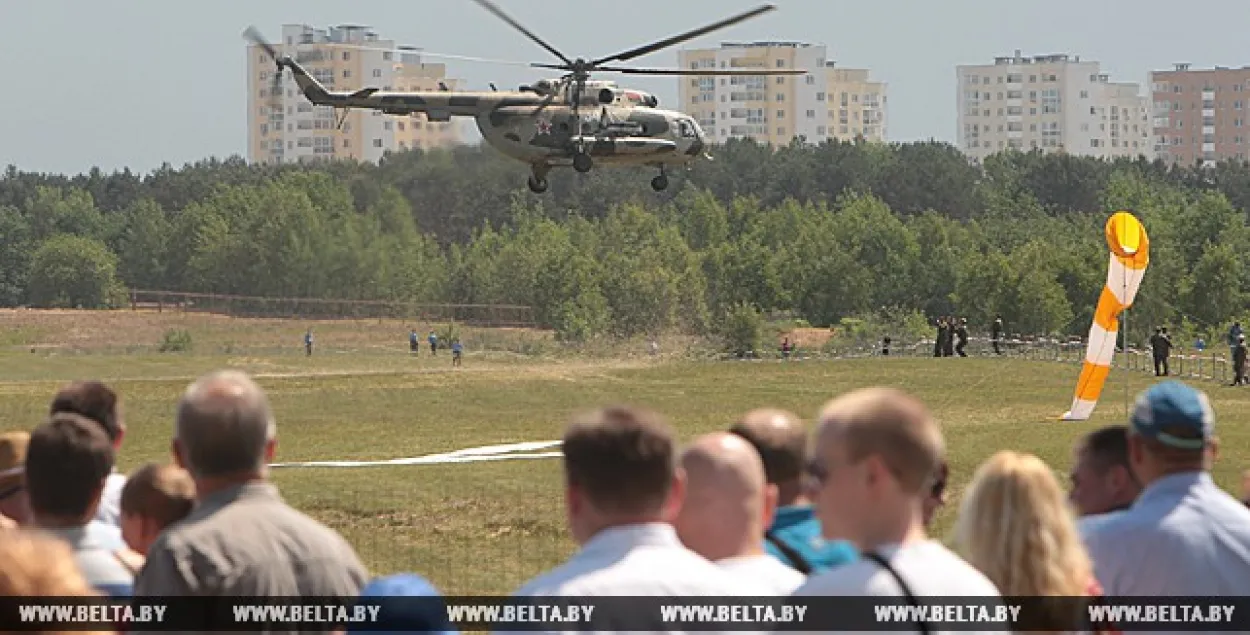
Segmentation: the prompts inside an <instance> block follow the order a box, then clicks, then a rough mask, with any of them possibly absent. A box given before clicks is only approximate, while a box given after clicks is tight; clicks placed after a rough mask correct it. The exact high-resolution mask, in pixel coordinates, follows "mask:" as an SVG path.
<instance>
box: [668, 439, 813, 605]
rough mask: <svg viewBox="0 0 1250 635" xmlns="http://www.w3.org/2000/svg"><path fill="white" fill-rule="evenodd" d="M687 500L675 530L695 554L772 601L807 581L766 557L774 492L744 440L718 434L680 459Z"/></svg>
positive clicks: (696, 444) (698, 442)
mask: <svg viewBox="0 0 1250 635" xmlns="http://www.w3.org/2000/svg"><path fill="white" fill-rule="evenodd" d="M681 467H682V469H683V470H685V472H686V499H685V501H684V502H683V503H682V507H681V513H679V514H678V515H677V521H676V522H675V523H674V526H675V527H676V528H677V536H678V537H679V538H681V541H682V542H683V543H684V544H685V545H686V546H687V547H689V548H690V549H691V550H693V551H694V552H695V553H698V554H699V555H701V556H703V557H704V558H707V559H708V560H711V561H713V562H715V563H716V564H717V566H719V567H721V568H722V569H726V570H728V571H730V572H732V573H733V574H735V575H738V576H740V577H741V578H742V580H743V581H744V582H747V583H750V584H758V585H762V586H764V587H765V590H766V591H768V592H769V593H770V594H772V595H789V594H791V593H793V592H794V590H795V589H797V588H798V587H799V585H801V584H803V582H804V581H805V580H806V579H807V577H806V576H804V575H803V574H802V573H799V572H798V571H796V570H795V569H793V568H791V567H788V566H786V565H784V564H782V563H781V562H780V561H779V560H777V559H776V558H774V557H772V556H771V555H769V554H768V553H767V552H766V551H764V532H765V530H766V529H767V528H768V526H769V524H770V523H772V519H773V514H775V513H776V511H777V486H776V485H770V484H769V483H768V479H767V477H765V475H764V462H763V460H761V459H760V455H759V453H758V452H756V451H755V448H754V447H753V446H752V445H751V444H750V443H747V442H746V440H744V439H743V438H742V437H740V436H738V435H736V434H731V433H728V432H717V433H713V434H709V435H706V436H703V437H699V438H698V439H696V440H695V441H694V442H693V443H692V444H691V445H690V447H689V448H687V449H686V451H685V452H684V453H683V454H682V457H681Z"/></svg>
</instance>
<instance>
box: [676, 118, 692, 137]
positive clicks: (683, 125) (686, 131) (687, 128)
mask: <svg viewBox="0 0 1250 635" xmlns="http://www.w3.org/2000/svg"><path fill="white" fill-rule="evenodd" d="M677 129H678V130H679V131H681V136H683V137H685V138H687V139H693V138H694V136H695V134H694V126H693V125H691V123H690V120H689V119H682V120H681V121H679V122H677Z"/></svg>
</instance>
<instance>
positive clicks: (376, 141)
mask: <svg viewBox="0 0 1250 635" xmlns="http://www.w3.org/2000/svg"><path fill="white" fill-rule="evenodd" d="M373 147H375V148H381V147H382V140H381V139H374V140H373Z"/></svg>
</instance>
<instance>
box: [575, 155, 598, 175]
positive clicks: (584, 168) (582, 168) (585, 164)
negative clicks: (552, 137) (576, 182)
mask: <svg viewBox="0 0 1250 635" xmlns="http://www.w3.org/2000/svg"><path fill="white" fill-rule="evenodd" d="M593 167H595V162H594V161H593V160H591V158H590V155H589V154H586V153H585V152H578V153H577V154H575V155H573V169H574V170H577V171H578V172H581V173H582V174H585V173H587V172H589V171H590V169H591V168H593Z"/></svg>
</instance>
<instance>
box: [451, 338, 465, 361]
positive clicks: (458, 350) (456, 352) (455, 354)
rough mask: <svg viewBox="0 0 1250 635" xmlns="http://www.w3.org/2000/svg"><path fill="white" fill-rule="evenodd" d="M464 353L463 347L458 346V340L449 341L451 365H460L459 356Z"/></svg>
mask: <svg viewBox="0 0 1250 635" xmlns="http://www.w3.org/2000/svg"><path fill="white" fill-rule="evenodd" d="M462 353H464V346H462V345H461V344H460V338H456V339H454V340H452V341H451V365H452V366H459V365H460V355H461V354H462Z"/></svg>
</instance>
